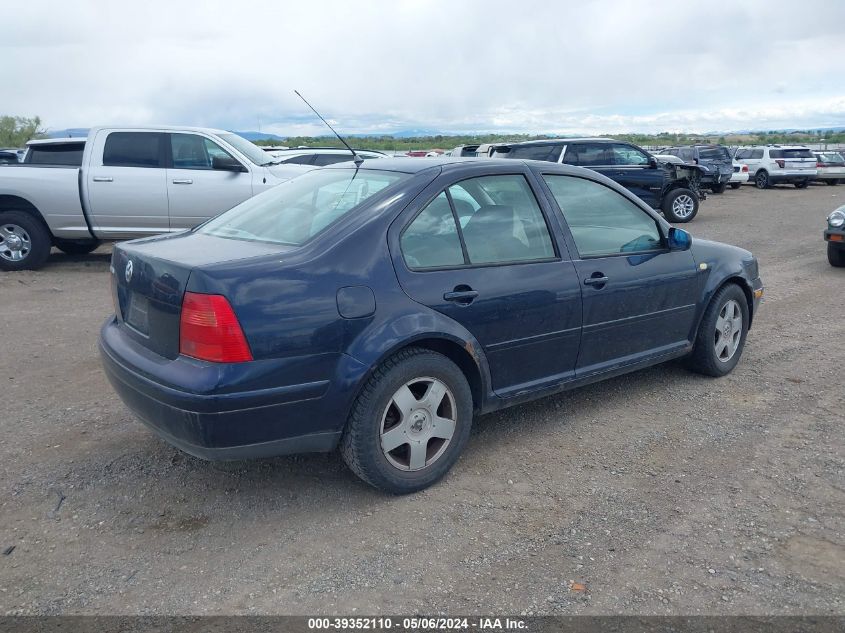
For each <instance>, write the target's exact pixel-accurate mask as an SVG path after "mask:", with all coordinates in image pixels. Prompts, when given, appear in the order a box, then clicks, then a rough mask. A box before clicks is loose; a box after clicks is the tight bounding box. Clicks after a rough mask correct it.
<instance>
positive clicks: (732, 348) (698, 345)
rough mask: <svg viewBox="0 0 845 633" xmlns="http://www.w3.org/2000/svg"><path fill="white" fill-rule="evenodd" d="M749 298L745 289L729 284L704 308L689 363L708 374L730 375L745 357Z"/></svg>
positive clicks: (691, 366)
mask: <svg viewBox="0 0 845 633" xmlns="http://www.w3.org/2000/svg"><path fill="white" fill-rule="evenodd" d="M748 317H749V315H748V300H747V299H746V297H745V293H744V292H743V291H742V288H740V287H739V286H737V285H736V284H735V283H728V284H726V285H725V286H723V287H722V288H720V289H719V290H718V291H717V292H716V294H715V295H714V296H713V298H712V299H711V300H710V304H709V305H708V306H707V309H706V310H705V311H704V317H703V318H702V319H701V325H699V326H698V334H697V335H696V337H695V346H694V347H693V350H692V354H690V356H689V357H688V358H687V366H688V367H689V368H690V369H691V370H692V371H694V372H696V373H699V374H704V375H705V376H715V377H720V376H724V375H726V374H729V373H730V372H731V371H732V370H733V368H734V367H736V364H737V363H738V362H739V358H740V356H742V350H743V349H744V347H745V337H746V335H747V334H748V323H749V318H748Z"/></svg>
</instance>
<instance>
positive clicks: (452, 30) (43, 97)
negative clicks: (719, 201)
mask: <svg viewBox="0 0 845 633" xmlns="http://www.w3.org/2000/svg"><path fill="white" fill-rule="evenodd" d="M0 60H2V61H0V88H2V93H0V94H2V99H0V114H16V115H24V116H32V115H39V116H41V118H42V119H43V120H44V122H45V124H46V125H47V126H48V127H50V128H53V129H60V128H66V127H89V126H91V125H98V124H119V123H129V124H141V123H166V124H180V125H207V126H214V127H222V128H227V129H236V130H256V129H258V128H259V126H260V129H261V130H262V131H270V132H275V133H277V134H280V135H283V136H288V135H295V134H322V133H323V132H324V129H323V128H321V127H320V125H319V123H318V122H317V123H315V121H314V117H313V116H312V115H311V114H310V112H309V111H308V110H307V109H306V108H305V106H304V104H302V103H301V102H299V101H298V99H297V98H296V96H295V95H294V94H293V89H294V88H298V89H299V90H300V91H301V92H302V93H303V94H304V95H305V96H306V97H307V98H308V99H309V100H310V101H311V102H312V103H314V104H315V105H316V106H317V107H318V109H319V110H321V111H322V112H323V114H324V115H325V116H327V118H330V119H331V120H332V121H335V122H337V124H338V126H339V127H340V128H341V129H342V130H344V131H346V132H350V133H355V132H376V133H378V132H381V133H391V132H395V131H401V130H411V129H424V130H435V131H443V132H465V131H479V132H483V131H499V130H501V131H522V132H532V133H544V132H557V133H602V132H609V133H610V132H624V131H698V132H703V131H715V130H720V131H724V130H740V129H749V128H751V129H775V128H782V127H799V128H802V127H812V128H818V127H830V126H842V125H845V66H843V64H844V63H845V2H842V1H841V0H836V1H815V0H802V1H801V2H794V1H792V0H763V1H758V0H741V1H737V0H725V1H722V0H708V1H706V2H700V1H695V0H692V1H690V0H687V1H683V0H677V1H666V2H645V1H644V0H638V1H625V0H618V1H617V0H606V1H602V0H596V1H579V2H560V1H558V0H542V1H538V0H512V1H510V2H505V1H500V0H449V1H447V0H430V1H423V0H381V1H371V0H354V1H351V0H347V1H324V2H319V1H317V0H288V1H285V2H277V1H273V2H258V1H256V2H251V1H249V0H239V1H233V0H229V1H227V2H215V1H204V2H199V1H197V2H188V1H184V2H176V1H171V2H159V1H157V0H144V1H143V2H124V1H120V2H115V1H111V2H106V1H102V2H84V1H83V2H73V3H71V2H66V1H62V0H54V1H52V2H45V1H39V0H27V1H26V2H9V3H4V7H3V19H2V21H0Z"/></svg>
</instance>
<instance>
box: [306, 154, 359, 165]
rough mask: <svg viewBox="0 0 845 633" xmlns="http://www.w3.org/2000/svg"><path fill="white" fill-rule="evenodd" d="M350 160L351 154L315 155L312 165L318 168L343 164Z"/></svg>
mask: <svg viewBox="0 0 845 633" xmlns="http://www.w3.org/2000/svg"><path fill="white" fill-rule="evenodd" d="M350 160H352V154H317V156H316V157H315V159H314V163H313V164H314V165H317V166H318V167H325V166H326V165H334V164H335V163H345V162H347V161H350Z"/></svg>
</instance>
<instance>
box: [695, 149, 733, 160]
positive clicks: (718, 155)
mask: <svg viewBox="0 0 845 633" xmlns="http://www.w3.org/2000/svg"><path fill="white" fill-rule="evenodd" d="M698 155H699V156H700V157H701V159H702V160H722V161H728V162H730V160H731V155H730V154H729V153H728V150H727V148H725V147H700V148H698Z"/></svg>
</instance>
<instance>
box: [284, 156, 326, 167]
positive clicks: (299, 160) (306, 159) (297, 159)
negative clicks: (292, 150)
mask: <svg viewBox="0 0 845 633" xmlns="http://www.w3.org/2000/svg"><path fill="white" fill-rule="evenodd" d="M315 158H317V155H316V154H302V155H301V156H294V157H293V158H285V159H284V160H282V162H283V163H286V164H288V165H313V164H314V159H315Z"/></svg>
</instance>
